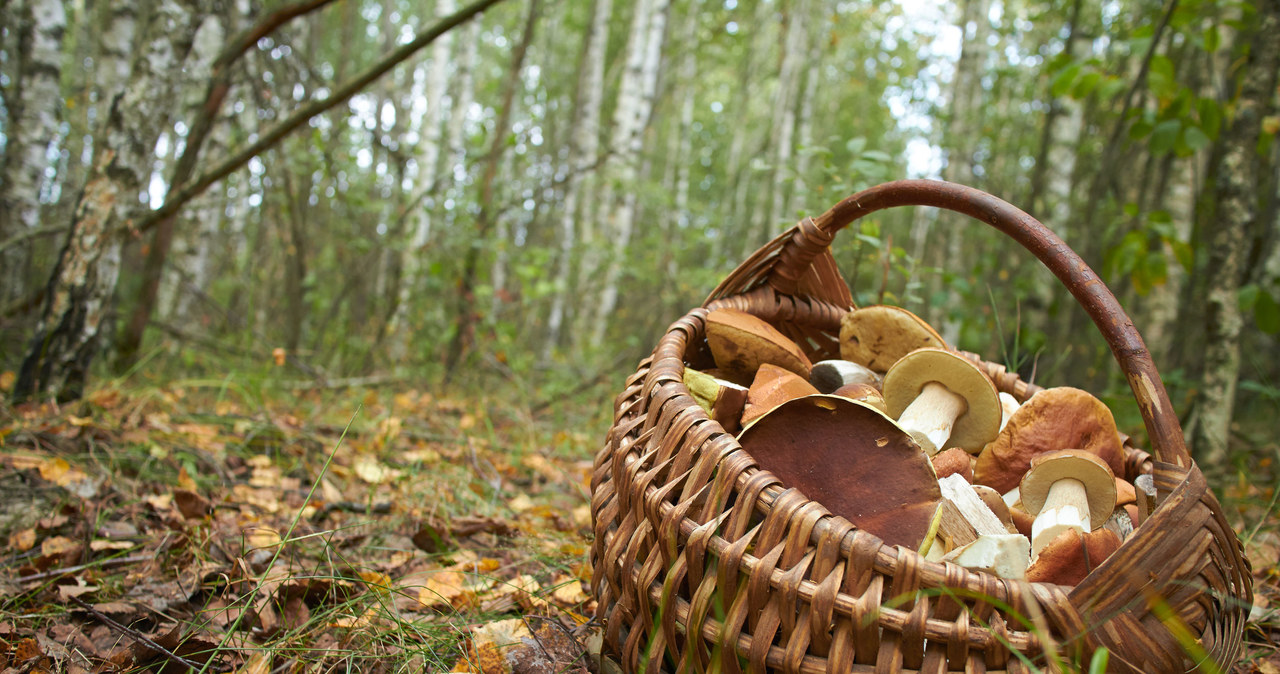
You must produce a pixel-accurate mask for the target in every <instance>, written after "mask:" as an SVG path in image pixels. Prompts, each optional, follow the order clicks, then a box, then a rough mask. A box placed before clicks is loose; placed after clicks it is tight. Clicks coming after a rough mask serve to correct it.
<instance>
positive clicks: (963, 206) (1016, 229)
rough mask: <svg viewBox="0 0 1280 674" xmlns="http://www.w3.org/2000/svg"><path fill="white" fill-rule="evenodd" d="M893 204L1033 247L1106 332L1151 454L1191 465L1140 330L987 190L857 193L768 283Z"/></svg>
mask: <svg viewBox="0 0 1280 674" xmlns="http://www.w3.org/2000/svg"><path fill="white" fill-rule="evenodd" d="M895 206H933V207H935V208H942V209H946V210H949V211H955V212H957V213H962V214H964V215H968V216H969V217H972V218H974V219H976V220H981V221H982V222H985V223H987V224H989V225H991V226H992V227H995V228H996V229H998V230H1000V231H1001V232H1004V233H1005V234H1006V235H1008V236H1009V237H1011V238H1013V240H1015V241H1017V242H1018V243H1019V244H1021V245H1022V246H1023V247H1024V248H1026V249H1027V250H1029V251H1031V253H1032V254H1033V255H1035V256H1036V258H1037V259H1039V260H1040V262H1041V263H1042V264H1044V266H1045V267H1047V268H1048V269H1049V271H1051V272H1053V273H1054V275H1055V276H1057V277H1058V279H1059V280H1060V281H1062V284H1063V285H1064V286H1066V288H1067V290H1069V291H1070V292H1071V294H1072V295H1073V296H1074V297H1075V298H1076V301H1077V302H1079V303H1080V305H1081V306H1082V307H1084V310H1085V312H1086V313H1088V314H1089V318H1091V319H1093V322H1094V325H1096V326H1097V327H1098V330H1099V331H1100V332H1101V333H1102V335H1103V337H1105V338H1106V340H1107V345H1108V346H1109V347H1110V348H1111V353H1112V355H1114V356H1115V358H1116V361H1117V362H1119V364H1120V369H1121V370H1122V371H1123V372H1124V373H1125V376H1126V378H1127V379H1128V380H1129V387H1130V388H1131V389H1133V395H1134V398H1135V399H1137V401H1138V407H1139V409H1140V411H1141V413H1142V421H1143V423H1144V424H1145V425H1146V427H1147V433H1148V435H1149V436H1150V437H1151V443H1152V447H1153V448H1154V449H1155V451H1156V456H1158V457H1159V458H1160V460H1161V461H1165V462H1167V463H1173V464H1176V465H1178V466H1181V467H1184V468H1185V467H1188V466H1190V465H1191V456H1190V454H1189V453H1188V452H1187V446H1186V441H1185V440H1184V438H1183V435H1182V427H1181V425H1180V424H1179V423H1178V417H1177V415H1176V414H1174V411H1173V405H1172V404H1171V403H1170V402H1169V394H1168V392H1167V391H1165V388H1164V382H1163V381H1162V380H1161V379H1160V373H1159V372H1157V371H1156V366H1155V363H1154V362H1153V361H1152V360H1151V353H1150V352H1148V351H1147V346H1146V344H1145V343H1143V341H1142V336H1141V335H1139V334H1138V330H1137V329H1136V328H1135V327H1134V326H1133V321H1132V320H1131V319H1130V318H1129V316H1128V314H1126V313H1125V312H1124V309H1123V308H1121V306H1120V302H1119V301H1117V300H1116V297H1115V295H1114V294H1112V292H1111V290H1110V289H1109V288H1108V287H1107V285H1106V284H1105V283H1103V282H1102V279H1100V278H1098V275H1097V274H1095V273H1094V271H1093V270H1092V269H1090V268H1089V265H1087V264H1085V261H1084V260H1083V259H1081V258H1080V256H1079V255H1077V254H1076V252H1075V251H1073V250H1071V248H1069V247H1067V244H1066V243H1064V242H1063V241H1062V239H1061V238H1059V237H1058V235H1056V234H1054V233H1053V232H1052V231H1051V230H1050V229H1049V228H1048V227H1045V226H1044V225H1043V224H1041V223H1040V222H1039V221H1038V220H1036V219H1035V218H1033V217H1031V216H1030V215H1028V214H1027V213H1025V212H1023V211H1022V210H1021V209H1019V208H1017V207H1016V206H1013V205H1012V204H1009V203H1008V202H1006V201H1004V200H1002V199H999V198H997V197H994V196H992V195H990V194H987V193H986V192H983V191H981V190H977V189H974V188H972V187H965V186H963V185H957V184H954V183H948V182H943V181H939V180H899V181H896V182H891V183H885V184H883V185H878V186H876V187H872V188H871V189H868V190H864V191H862V192H859V193H857V194H855V195H853V196H851V197H848V198H846V199H845V200H843V201H841V202H840V203H838V204H836V205H835V206H832V207H831V209H830V210H828V211H827V212H826V213H823V214H822V215H820V216H818V217H817V218H814V219H813V220H812V221H811V222H812V225H813V226H802V227H799V228H798V229H797V230H796V234H795V237H794V238H793V239H792V240H791V241H790V242H788V246H787V248H788V249H789V250H785V251H784V252H783V253H782V254H781V255H780V258H779V264H778V266H777V267H775V268H774V270H773V272H772V274H771V276H770V282H771V284H772V285H774V287H779V285H792V280H793V279H795V278H798V277H799V273H798V272H800V271H801V270H804V269H807V268H808V266H809V264H810V263H811V262H812V257H813V255H816V251H817V250H821V249H822V248H824V247H825V246H826V243H827V242H829V241H830V240H831V237H833V236H834V235H835V233H836V232H838V231H840V230H841V229H843V228H844V227H845V226H847V225H849V223H851V222H853V221H854V220H857V219H858V218H861V217H863V216H865V215H868V214H870V213H874V212H876V211H879V210H883V209H886V208H892V207H895ZM804 224H806V225H807V224H809V223H804ZM812 237H816V238H817V239H818V240H819V241H821V245H814V244H816V243H818V241H806V240H805V239H807V238H812ZM810 251H814V252H812V253H810ZM774 281H777V282H779V283H775V282H774ZM779 290H782V288H780V287H779Z"/></svg>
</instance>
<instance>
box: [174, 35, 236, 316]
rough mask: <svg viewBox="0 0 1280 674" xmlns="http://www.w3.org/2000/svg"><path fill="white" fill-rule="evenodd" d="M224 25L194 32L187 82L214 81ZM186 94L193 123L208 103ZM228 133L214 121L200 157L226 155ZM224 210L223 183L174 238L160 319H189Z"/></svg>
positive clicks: (196, 92) (200, 200)
mask: <svg viewBox="0 0 1280 674" xmlns="http://www.w3.org/2000/svg"><path fill="white" fill-rule="evenodd" d="M223 21H224V18H223V17H221V16H216V15H210V16H208V17H207V18H206V19H205V20H204V23H203V24H202V25H201V26H200V28H199V29H198V30H197V31H196V36H195V39H194V41H193V42H192V45H191V57H190V58H189V59H188V60H187V64H186V66H185V70H186V78H187V79H188V81H191V82H205V81H207V80H208V79H209V78H210V77H211V76H212V74H213V62H214V61H215V60H216V59H217V58H218V54H219V53H220V52H221V50H222V48H223V46H224V45H225V43H226V39H227V32H228V31H227V26H226V25H224V23H223ZM186 93H187V94H188V95H187V96H186V101H185V107H186V117H187V119H194V118H195V117H196V116H197V115H199V114H200V106H202V105H203V104H204V102H205V100H204V91H202V90H201V89H199V88H197V87H191V88H190V89H188V90H187V92H186ZM227 99H228V100H232V101H234V100H236V98H235V95H234V94H230V95H228V96H227ZM230 134H231V125H230V120H229V119H228V118H227V117H225V116H223V117H222V118H220V119H218V120H216V121H215V122H214V125H213V128H211V129H210V130H209V136H208V138H206V139H205V144H204V147H203V148H202V149H201V152H200V154H201V156H202V157H222V156H225V155H226V152H227V147H228V140H229V137H230ZM225 205H226V195H225V194H224V193H223V190H222V181H218V182H216V183H214V184H213V185H210V186H209V189H208V190H206V191H205V192H204V194H201V195H200V196H198V197H196V198H195V199H193V200H192V201H191V205H190V206H189V207H188V209H187V210H188V213H189V214H190V216H189V217H188V218H184V219H185V220H187V222H186V223H184V225H183V226H182V227H179V228H178V231H177V232H176V234H175V238H174V243H173V254H172V255H171V256H170V260H169V262H170V264H169V265H168V266H167V268H166V271H165V279H164V283H163V284H162V285H161V287H160V300H159V302H158V303H157V310H158V311H159V312H160V313H161V316H162V317H164V318H167V319H170V320H176V321H178V322H185V321H186V320H188V319H189V318H190V317H191V316H190V312H191V300H192V299H193V298H194V297H195V295H196V294H197V293H200V292H203V291H204V289H205V287H206V286H207V285H208V284H209V279H210V277H211V275H212V274H211V270H210V264H211V262H210V255H209V254H210V252H211V251H212V249H213V242H214V239H215V238H216V237H217V234H218V226H219V224H220V223H221V221H222V213H223V210H224V207H225Z"/></svg>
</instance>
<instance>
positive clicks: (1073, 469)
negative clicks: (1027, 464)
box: [1019, 449, 1116, 529]
mask: <svg viewBox="0 0 1280 674" xmlns="http://www.w3.org/2000/svg"><path fill="white" fill-rule="evenodd" d="M1066 478H1069V479H1073V480H1077V481H1079V482H1080V484H1083V485H1084V491H1085V494H1086V495H1087V497H1088V499H1089V528H1090V529H1097V528H1098V527H1100V526H1102V525H1103V523H1105V522H1106V521H1107V518H1108V517H1111V511H1112V510H1115V507H1116V479H1115V475H1113V474H1112V473H1111V467H1110V466H1108V465H1107V462H1105V461H1103V460H1102V459H1100V458H1098V457H1097V456H1096V455H1094V454H1090V453H1089V452H1086V451H1083V450H1079V449H1063V450H1059V451H1056V452H1049V453H1047V454H1041V455H1039V456H1037V457H1035V458H1034V459H1032V460H1031V469H1030V470H1028V471H1027V474H1026V475H1024V476H1023V478H1022V483H1021V485H1019V493H1020V494H1021V495H1022V506H1023V507H1024V508H1026V509H1027V512H1028V513H1030V514H1032V515H1037V514H1039V513H1040V510H1041V509H1042V508H1044V503H1045V500H1046V499H1047V498H1048V497H1049V488H1050V487H1052V486H1053V483H1054V482H1057V481H1058V480H1062V479H1066Z"/></svg>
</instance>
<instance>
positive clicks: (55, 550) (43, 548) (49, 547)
mask: <svg viewBox="0 0 1280 674" xmlns="http://www.w3.org/2000/svg"><path fill="white" fill-rule="evenodd" d="M79 545H80V544H79V543H77V542H75V541H73V540H71V539H70V538H67V537H66V536H53V537H51V538H46V539H44V542H43V543H41V544H40V554H41V555H44V556H45V557H51V556H53V555H60V554H62V553H64V552H68V551H70V550H74V549H76V547H77V546H79Z"/></svg>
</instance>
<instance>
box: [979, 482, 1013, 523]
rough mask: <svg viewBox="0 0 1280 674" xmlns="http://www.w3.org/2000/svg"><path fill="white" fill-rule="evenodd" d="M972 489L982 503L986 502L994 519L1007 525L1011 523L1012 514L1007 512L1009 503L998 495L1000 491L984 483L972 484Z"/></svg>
mask: <svg viewBox="0 0 1280 674" xmlns="http://www.w3.org/2000/svg"><path fill="white" fill-rule="evenodd" d="M973 491H974V492H976V493H977V494H978V498H980V499H982V502H983V503H985V504H987V507H988V508H990V509H991V512H992V513H994V514H995V516H996V519H998V520H1000V523H1001V524H1004V525H1009V524H1012V523H1013V515H1012V514H1010V512H1009V504H1008V503H1005V502H1004V499H1003V498H1001V497H1000V492H998V491H996V490H994V489H992V488H991V487H988V486H987V485H985V484H975V485H973Z"/></svg>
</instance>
